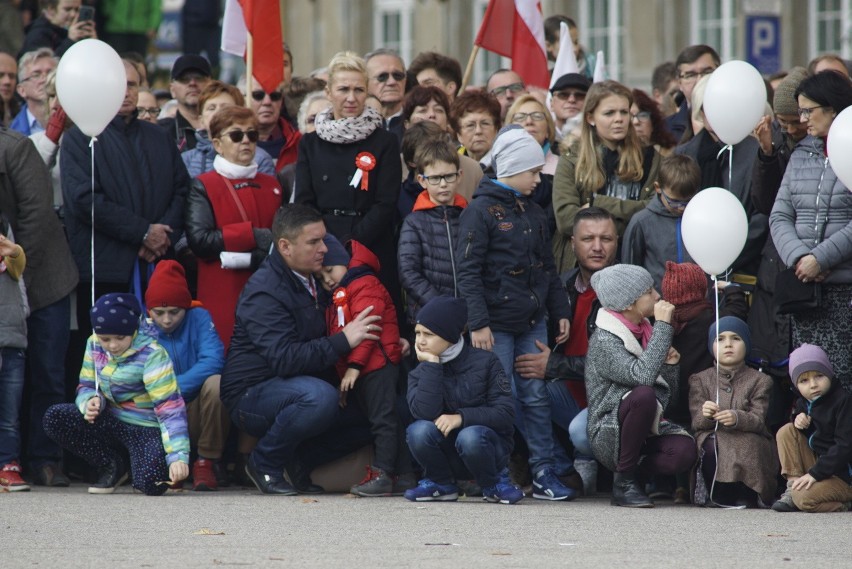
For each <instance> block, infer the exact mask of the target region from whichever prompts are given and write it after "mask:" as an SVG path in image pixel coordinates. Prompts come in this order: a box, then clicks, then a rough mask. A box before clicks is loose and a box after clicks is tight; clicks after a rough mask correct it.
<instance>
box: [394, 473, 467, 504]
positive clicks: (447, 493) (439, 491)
mask: <svg viewBox="0 0 852 569" xmlns="http://www.w3.org/2000/svg"><path fill="white" fill-rule="evenodd" d="M403 496H405V499H406V500H410V501H412V502H453V501H455V500H458V499H459V489H458V486H456V485H455V484H438V483H437V482H432V481H431V480H429V479H428V478H424V479H423V480H421V481H420V482H418V483H417V486H416V487H414V488H411V489H409V490H406V491H405V494H403Z"/></svg>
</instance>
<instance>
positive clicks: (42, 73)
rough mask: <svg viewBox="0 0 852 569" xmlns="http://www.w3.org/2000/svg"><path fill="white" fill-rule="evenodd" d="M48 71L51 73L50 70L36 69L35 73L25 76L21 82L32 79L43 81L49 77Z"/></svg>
mask: <svg viewBox="0 0 852 569" xmlns="http://www.w3.org/2000/svg"><path fill="white" fill-rule="evenodd" d="M48 73H49V71H36V72H35V73H31V74H30V75H29V76H27V77H24V78H23V79H22V80H21V83H25V82H27V81H30V80H34V81H41V80H43V79H47V74H48Z"/></svg>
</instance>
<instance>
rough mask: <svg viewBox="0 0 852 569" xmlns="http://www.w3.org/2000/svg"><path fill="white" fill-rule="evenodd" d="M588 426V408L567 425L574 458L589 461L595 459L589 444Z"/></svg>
mask: <svg viewBox="0 0 852 569" xmlns="http://www.w3.org/2000/svg"><path fill="white" fill-rule="evenodd" d="M588 424H589V408H588V407H586V408H585V409H583V410H582V411H580V412H579V413H577V416H576V417H574V418H573V419H572V420H571V424H570V425H568V436H569V437H571V443H572V444H573V445H574V451H575V452H574V457H575V458H579V457H583V458H587V459H589V460H593V459H594V458H595V455H594V454H593V453H592V445H591V444H590V443H589V432H588V430H587V426H588Z"/></svg>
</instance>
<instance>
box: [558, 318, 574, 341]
mask: <svg viewBox="0 0 852 569" xmlns="http://www.w3.org/2000/svg"><path fill="white" fill-rule="evenodd" d="M570 333H571V322H569V321H568V319H567V318H560V319H559V335H558V336H556V343H557V344H561V343H563V342H566V341H568V335H569V334H570Z"/></svg>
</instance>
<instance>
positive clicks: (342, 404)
mask: <svg viewBox="0 0 852 569" xmlns="http://www.w3.org/2000/svg"><path fill="white" fill-rule="evenodd" d="M346 395H347V393H346V391H341V392H339V396H338V398H337V405H338V406H340V408H341V409H344V408H345V407H346Z"/></svg>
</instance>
